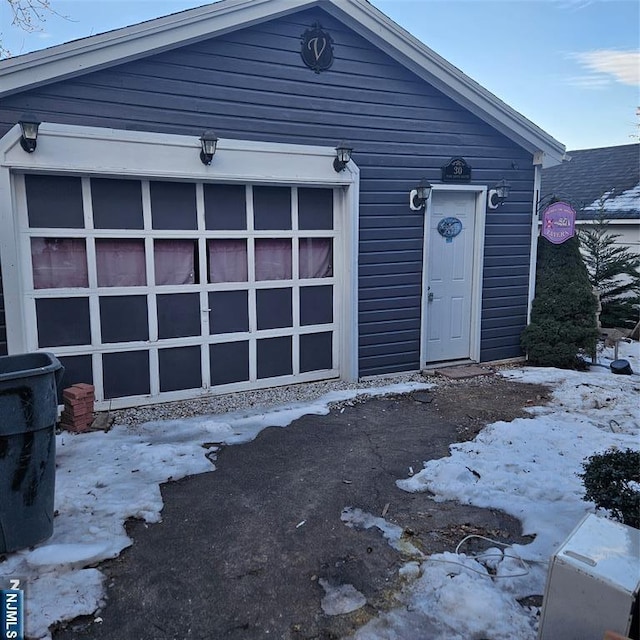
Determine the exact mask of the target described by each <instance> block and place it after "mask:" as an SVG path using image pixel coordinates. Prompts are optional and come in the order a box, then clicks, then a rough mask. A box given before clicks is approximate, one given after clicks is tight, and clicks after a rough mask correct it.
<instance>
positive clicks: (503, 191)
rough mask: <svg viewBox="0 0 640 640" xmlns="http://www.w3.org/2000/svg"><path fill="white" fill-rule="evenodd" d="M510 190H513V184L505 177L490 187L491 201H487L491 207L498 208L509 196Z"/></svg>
mask: <svg viewBox="0 0 640 640" xmlns="http://www.w3.org/2000/svg"><path fill="white" fill-rule="evenodd" d="M509 191H511V185H510V184H509V183H508V182H507V181H506V180H505V179H504V178H503V179H502V180H500V182H498V184H496V186H495V187H493V188H492V189H489V194H488V198H489V202H488V203H487V206H488V207H489V209H497V208H498V207H499V206H501V205H502V204H504V201H505V200H506V199H507V198H508V197H509Z"/></svg>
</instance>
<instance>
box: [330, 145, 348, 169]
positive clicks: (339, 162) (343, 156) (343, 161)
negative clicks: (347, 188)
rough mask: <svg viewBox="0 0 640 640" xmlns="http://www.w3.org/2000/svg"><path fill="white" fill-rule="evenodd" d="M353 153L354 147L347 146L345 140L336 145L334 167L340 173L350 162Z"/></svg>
mask: <svg viewBox="0 0 640 640" xmlns="http://www.w3.org/2000/svg"><path fill="white" fill-rule="evenodd" d="M352 153H353V149H352V148H351V147H349V146H347V144H346V143H345V142H341V143H340V144H339V145H338V146H337V147H336V157H335V158H334V159H333V168H334V169H335V170H336V171H337V172H338V173H340V172H341V171H344V168H345V167H346V166H347V164H348V163H349V160H351V154H352Z"/></svg>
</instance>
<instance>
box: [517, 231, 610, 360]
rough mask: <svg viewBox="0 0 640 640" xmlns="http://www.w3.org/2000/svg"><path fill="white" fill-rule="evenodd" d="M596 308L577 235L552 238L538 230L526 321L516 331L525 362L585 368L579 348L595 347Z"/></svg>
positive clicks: (585, 350) (591, 348)
mask: <svg viewBox="0 0 640 640" xmlns="http://www.w3.org/2000/svg"><path fill="white" fill-rule="evenodd" d="M596 310H597V300H596V297H595V295H594V293H593V291H592V288H591V283H590V282H589V276H588V274H587V270H586V268H585V266H584V262H583V261H582V257H581V255H580V248H579V244H578V239H577V238H576V237H573V238H570V239H569V240H567V241H565V242H563V243H562V244H553V243H551V242H549V241H548V240H547V239H546V238H543V237H542V236H540V237H539V238H538V262H537V267H536V291H535V298H534V300H533V304H532V308H531V322H530V324H529V326H528V327H527V328H526V329H525V330H524V331H523V333H522V336H521V344H522V348H523V349H524V350H525V351H526V353H527V359H528V360H529V362H530V363H531V364H534V365H540V366H546V367H559V368H561V369H583V368H585V366H586V365H585V361H584V360H583V359H582V357H581V355H580V354H581V352H584V353H586V354H588V355H591V354H592V353H594V351H595V347H596V342H597V339H598V328H597V324H596Z"/></svg>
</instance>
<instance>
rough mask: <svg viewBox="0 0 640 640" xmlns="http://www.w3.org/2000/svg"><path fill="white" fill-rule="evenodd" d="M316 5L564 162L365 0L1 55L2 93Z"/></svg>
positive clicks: (275, 2)
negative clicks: (10, 56) (8, 57)
mask: <svg viewBox="0 0 640 640" xmlns="http://www.w3.org/2000/svg"><path fill="white" fill-rule="evenodd" d="M317 5H318V6H321V7H322V8H323V9H325V10H326V11H328V12H329V13H331V14H332V15H334V16H335V17H336V18H337V19H338V20H340V21H342V22H344V23H345V24H347V25H348V26H349V27H351V28H352V29H353V30H354V31H356V32H358V33H360V34H361V35H363V36H364V37H365V38H367V39H368V40H370V41H371V42H372V43H373V44H374V45H376V46H377V47H379V48H380V49H382V50H383V51H385V52H386V53H388V54H389V55H390V56H391V57H393V58H394V59H396V60H398V62H400V63H401V64H402V65H404V66H406V67H407V68H409V69H411V70H412V71H413V72H414V73H416V75H418V76H419V77H421V78H423V79H424V80H426V81H427V82H429V83H430V84H432V85H433V86H434V87H436V88H437V89H439V90H440V91H442V92H443V93H444V94H445V95H447V96H449V97H450V98H452V99H453V100H455V101H456V102H457V103H459V104H460V105H462V106H463V107H465V108H466V109H468V110H469V111H471V112H472V113H475V114H476V115H477V116H478V117H480V118H481V119H482V120H484V121H485V122H487V123H488V124H490V125H492V126H494V127H495V128H497V129H498V130H499V131H502V132H503V133H505V135H507V137H509V138H511V139H512V140H514V141H515V142H516V143H517V144H519V145H520V146H522V147H523V148H525V149H527V150H528V151H530V152H531V153H534V154H535V153H539V154H543V157H544V165H545V166H552V165H554V164H558V163H559V162H561V161H562V158H563V157H564V152H565V148H564V145H562V144H561V143H560V142H558V141H557V140H555V139H554V138H553V137H551V136H550V135H548V134H547V133H545V132H544V131H542V129H540V128H539V127H537V126H536V125H535V124H533V123H532V122H531V121H529V120H527V119H526V118H525V117H524V116H522V115H521V114H519V113H518V112H516V111H515V110H513V109H512V108H511V107H509V106H508V105H506V104H505V103H504V102H502V100H500V99H499V98H497V97H496V96H494V95H493V94H492V93H491V92H489V91H487V90H486V89H485V88H484V87H482V86H481V85H479V84H478V83H477V82H475V81H474V80H472V79H471V78H469V77H468V76H467V75H465V74H464V73H463V72H462V71H460V70H459V69H458V68H456V67H455V66H453V65H452V64H450V63H449V62H447V61H446V60H445V59H444V58H442V57H441V56H439V55H438V54H437V53H435V52H434V51H432V50H431V49H429V48H428V47H427V46H426V45H424V44H423V43H422V42H420V41H419V40H418V39H417V38H414V37H413V36H412V35H411V34H410V33H408V32H407V31H405V30H404V29H402V28H401V27H400V26H399V25H397V24H396V23H395V22H393V21H392V20H391V19H389V18H388V17H387V16H385V15H384V14H383V13H382V12H380V11H379V10H378V9H376V8H375V7H373V6H372V5H370V4H369V3H368V2H366V0H222V1H221V2H217V3H214V4H212V5H206V6H203V7H199V8H196V9H190V10H187V11H183V12H180V13H176V14H172V15H170V16H166V17H164V18H157V19H155V20H149V21H147V22H142V23H140V24H136V25H132V26H130V27H125V28H123V29H117V30H114V31H109V32H107V33H103V34H99V35H96V36H91V37H89V38H83V39H80V40H75V41H73V42H69V43H67V44H63V45H59V46H56V47H51V48H49V49H45V50H43V51H38V52H35V53H31V54H27V55H24V56H19V57H17V58H10V59H8V60H4V61H2V62H0V87H1V88H0V98H1V97H3V96H6V95H10V94H13V93H16V92H19V91H24V90H26V89H29V88H33V87H36V86H39V85H42V84H45V83H47V82H51V81H54V80H61V79H64V78H69V77H73V76H77V75H80V74H84V73H87V72H89V71H93V70H96V69H100V68H103V67H107V66H110V65H113V64H120V63H122V62H126V61H128V60H134V59H137V58H141V57H144V56H148V55H152V54H154V53H158V52H161V51H165V50H167V49H171V48H175V47H178V46H184V45H186V44H189V43H192V42H197V41H199V40H204V39H206V38H211V37H215V36H219V35H222V34H224V33H227V32H229V31H233V30H236V29H239V28H246V27H249V26H251V25H253V24H257V23H260V22H264V21H266V20H273V19H275V18H278V17H280V16H282V15H286V14H290V13H294V12H296V11H299V10H301V9H306V8H309V7H312V6H317Z"/></svg>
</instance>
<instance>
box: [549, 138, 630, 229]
mask: <svg viewBox="0 0 640 640" xmlns="http://www.w3.org/2000/svg"><path fill="white" fill-rule="evenodd" d="M567 156H568V157H569V158H570V159H569V160H567V161H565V162H563V163H562V164H559V165H556V166H554V167H549V168H547V169H544V170H543V172H542V186H541V195H542V198H550V197H551V196H556V197H558V198H560V199H561V200H568V201H569V202H570V203H571V204H572V205H573V206H574V207H575V208H576V212H577V213H578V218H581V219H583V220H586V219H591V218H594V217H596V216H597V215H598V210H599V208H600V200H601V199H605V200H604V210H605V211H606V215H607V217H609V218H623V219H625V218H626V219H640V144H625V145H621V146H618V147H601V148H598V149H582V150H579V151H569V152H568V153H567Z"/></svg>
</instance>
